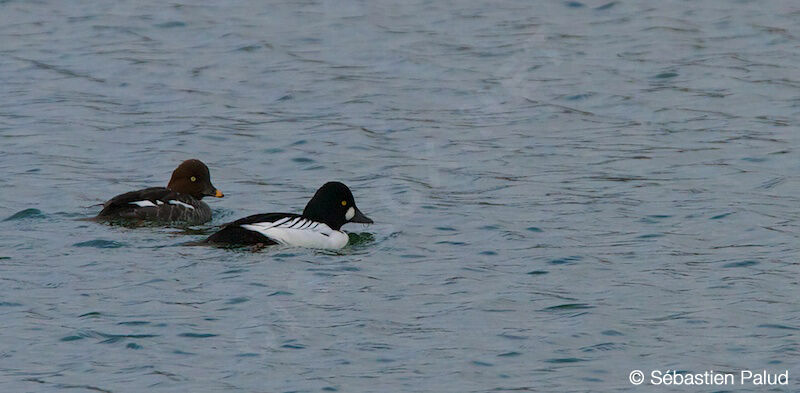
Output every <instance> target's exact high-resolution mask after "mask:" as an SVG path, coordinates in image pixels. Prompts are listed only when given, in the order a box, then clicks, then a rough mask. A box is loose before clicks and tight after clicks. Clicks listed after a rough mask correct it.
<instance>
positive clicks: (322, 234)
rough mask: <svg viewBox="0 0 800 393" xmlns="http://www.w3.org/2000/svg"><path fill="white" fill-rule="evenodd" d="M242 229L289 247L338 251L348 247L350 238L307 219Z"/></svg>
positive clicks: (249, 225)
mask: <svg viewBox="0 0 800 393" xmlns="http://www.w3.org/2000/svg"><path fill="white" fill-rule="evenodd" d="M242 228H244V229H247V230H249V231H254V232H258V233H260V234H262V235H264V236H266V237H268V238H270V239H272V240H274V241H275V242H277V243H279V244H283V245H287V246H297V247H308V248H323V249H332V250H338V249H340V248H342V247H344V246H346V245H347V241H348V240H349V237H348V236H347V234H346V233H344V232H342V231H334V230H333V229H331V227H329V226H327V225H325V224H323V223H321V222H314V221H311V220H306V219H305V218H300V217H295V218H281V219H280V220H277V221H275V222H257V223H254V224H245V225H242Z"/></svg>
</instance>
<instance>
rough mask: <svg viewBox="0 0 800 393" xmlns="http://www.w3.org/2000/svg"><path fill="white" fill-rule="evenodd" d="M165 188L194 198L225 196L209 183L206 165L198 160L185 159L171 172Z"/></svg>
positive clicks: (209, 177)
mask: <svg viewBox="0 0 800 393" xmlns="http://www.w3.org/2000/svg"><path fill="white" fill-rule="evenodd" d="M167 188H169V189H170V190H172V191H175V192H180V193H181V194H189V195H191V196H193V197H194V198H196V199H203V197H204V196H213V197H217V198H222V197H223V196H225V195H224V194H222V191H220V190H218V189H217V188H216V187H214V185H213V184H211V174H209V172H208V167H207V166H206V164H203V162H202V161H200V160H194V159H192V160H186V161H184V162H182V163H181V164H180V165H178V167H177V168H176V169H175V170H174V171H173V172H172V178H170V179H169V184H167Z"/></svg>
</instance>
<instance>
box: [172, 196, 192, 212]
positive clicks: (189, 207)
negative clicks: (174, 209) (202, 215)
mask: <svg viewBox="0 0 800 393" xmlns="http://www.w3.org/2000/svg"><path fill="white" fill-rule="evenodd" d="M167 202H168V203H169V204H170V205H178V206H183V207H185V208H187V209H192V210H194V206H192V205H190V204H188V203H183V202H181V201H176V200H174V199H170V200H169V201H167Z"/></svg>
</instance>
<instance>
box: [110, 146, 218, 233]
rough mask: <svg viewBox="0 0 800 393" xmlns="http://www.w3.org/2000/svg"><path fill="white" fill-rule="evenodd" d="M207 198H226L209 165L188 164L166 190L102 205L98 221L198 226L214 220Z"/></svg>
mask: <svg viewBox="0 0 800 393" xmlns="http://www.w3.org/2000/svg"><path fill="white" fill-rule="evenodd" d="M205 196H214V197H217V198H222V197H223V196H224V195H223V194H222V192H221V191H220V190H218V189H216V188H215V187H214V186H213V185H212V184H211V175H210V174H209V171H208V167H207V166H206V164H203V162H202V161H200V160H194V159H192V160H186V161H184V162H182V163H181V164H180V165H179V166H178V168H176V169H175V170H174V171H173V172H172V177H171V178H170V180H169V184H167V186H166V187H150V188H145V189H141V190H136V191H130V192H126V193H124V194H120V195H117V196H115V197H113V198H111V199H110V200H108V201H107V202H105V203H104V204H103V210H102V211H100V213H99V214H98V215H97V217H96V219H103V220H110V221H114V220H134V221H151V222H157V223H168V224H169V223H180V224H184V225H199V224H203V223H205V222H208V221H210V220H211V208H210V207H208V205H207V204H206V203H205V202H203V201H202V199H203V197H205Z"/></svg>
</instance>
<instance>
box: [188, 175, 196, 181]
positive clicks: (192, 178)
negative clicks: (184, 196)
mask: <svg viewBox="0 0 800 393" xmlns="http://www.w3.org/2000/svg"><path fill="white" fill-rule="evenodd" d="M189 180H191V181H197V178H196V177H194V176H192V177H191V178H189Z"/></svg>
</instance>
